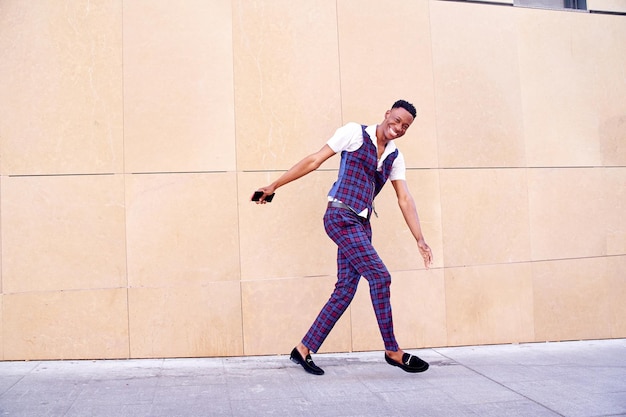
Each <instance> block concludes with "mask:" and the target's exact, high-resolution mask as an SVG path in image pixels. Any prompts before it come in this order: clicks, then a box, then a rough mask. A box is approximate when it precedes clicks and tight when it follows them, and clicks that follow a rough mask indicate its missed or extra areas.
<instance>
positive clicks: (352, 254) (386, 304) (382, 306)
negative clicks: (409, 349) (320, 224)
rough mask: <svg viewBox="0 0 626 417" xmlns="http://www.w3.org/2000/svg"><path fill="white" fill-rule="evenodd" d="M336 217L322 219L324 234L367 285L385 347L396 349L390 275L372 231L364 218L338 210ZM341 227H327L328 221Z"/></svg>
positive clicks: (329, 223) (390, 349) (389, 349)
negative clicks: (324, 228) (325, 232)
mask: <svg viewBox="0 0 626 417" xmlns="http://www.w3.org/2000/svg"><path fill="white" fill-rule="evenodd" d="M338 210H339V213H338V214H337V216H338V217H337V216H330V217H329V219H328V220H327V221H326V222H325V224H327V228H326V231H327V233H328V236H330V238H331V239H332V240H333V241H334V242H335V243H336V244H337V246H338V247H339V248H341V251H342V253H343V256H344V257H345V258H346V259H347V261H348V262H349V264H350V266H351V270H353V271H356V272H355V273H356V274H358V275H359V276H363V277H364V278H365V279H367V281H368V282H369V285H370V297H371V299H372V306H373V307H374V313H375V314H376V320H377V321H378V327H379V329H380V333H381V336H382V338H383V342H384V344H385V350H388V351H394V352H395V351H398V349H399V347H398V343H397V342H396V338H395V336H394V333H393V317H392V313H391V297H390V295H391V293H390V288H389V287H390V285H391V275H390V274H389V271H388V270H387V267H386V266H385V264H384V263H383V261H382V260H381V259H380V256H378V253H377V252H376V250H375V249H374V247H373V246H372V243H371V239H372V231H371V227H370V224H369V222H368V221H366V220H362V219H359V218H356V216H355V215H353V214H352V213H350V212H347V211H346V210H342V209H338ZM334 223H337V224H340V225H341V227H330V226H332V224H334Z"/></svg>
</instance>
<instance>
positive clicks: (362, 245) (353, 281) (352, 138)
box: [257, 100, 432, 375]
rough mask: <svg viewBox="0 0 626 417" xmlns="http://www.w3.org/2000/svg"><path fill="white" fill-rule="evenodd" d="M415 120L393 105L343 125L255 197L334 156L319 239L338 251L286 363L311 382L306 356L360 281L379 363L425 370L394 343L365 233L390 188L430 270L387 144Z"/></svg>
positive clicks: (402, 173)
mask: <svg viewBox="0 0 626 417" xmlns="http://www.w3.org/2000/svg"><path fill="white" fill-rule="evenodd" d="M415 115H416V112H415V107H414V106H413V105H412V104H411V103H409V102H407V101H404V100H398V101H396V102H395V103H394V104H393V106H392V107H391V109H389V110H387V112H385V117H384V119H383V121H382V122H381V123H380V124H378V125H371V126H362V125H359V124H357V123H348V124H347V125H345V126H343V127H340V128H339V129H337V131H336V132H335V134H334V135H333V136H332V137H331V138H330V139H329V140H328V142H327V143H326V144H325V145H324V146H323V147H322V149H320V150H319V151H317V152H315V153H313V154H311V155H309V156H307V157H306V158H304V159H303V160H301V161H300V162H298V163H297V164H296V165H294V166H293V167H292V168H290V169H289V170H288V171H287V172H285V173H284V174H283V175H281V176H280V177H279V178H278V179H277V180H276V181H274V182H273V183H272V184H270V185H268V186H265V187H261V188H259V189H258V191H259V192H262V193H263V195H262V196H261V197H260V199H259V200H258V201H257V203H260V204H263V203H265V202H266V201H265V199H266V197H268V196H269V195H272V194H274V192H275V191H276V189H278V188H279V187H281V186H283V185H285V184H287V183H289V182H291V181H294V180H296V179H298V178H300V177H302V176H304V175H306V174H308V173H310V172H312V171H314V170H316V169H317V168H319V167H320V166H321V165H322V163H324V161H326V160H327V159H328V158H330V157H331V156H333V155H335V154H336V153H341V164H340V167H339V175H338V178H337V181H336V182H335V183H334V184H333V186H332V188H331V189H330V192H329V193H328V208H327V209H326V213H325V214H324V228H325V229H326V233H327V234H328V236H329V237H330V238H331V239H332V240H333V241H334V242H335V243H336V244H337V248H338V249H337V283H336V284H335V290H334V291H333V293H332V294H331V296H330V299H329V300H328V301H327V302H326V305H324V307H323V308H322V310H321V311H320V313H319V315H318V316H317V318H316V319H315V321H314V322H313V324H312V325H311V328H310V329H309V331H308V332H307V334H306V335H305V336H304V338H303V339H302V341H301V342H300V343H299V344H298V345H297V346H296V347H294V349H293V350H292V352H291V357H290V359H291V360H292V361H293V362H295V363H297V364H299V365H301V366H302V367H303V368H304V370H305V371H307V372H309V373H311V374H315V375H322V374H324V371H323V370H322V369H321V368H320V367H318V366H317V365H316V364H315V363H314V362H313V360H312V359H311V352H317V350H318V349H319V348H320V346H321V345H322V343H323V342H324V340H326V337H327V336H328V334H329V333H330V331H331V330H332V328H333V327H334V326H335V323H337V321H338V320H339V318H340V317H341V315H342V314H343V313H344V312H345V311H346V309H347V308H348V306H349V305H350V303H351V302H352V299H353V298H354V295H355V293H356V289H357V285H358V283H359V280H360V278H361V277H364V278H365V279H366V280H367V281H368V283H369V287H370V296H371V299H372V305H373V307H374V312H375V314H376V320H377V321H378V327H379V329H380V333H381V335H382V339H383V342H384V345H385V360H386V361H387V363H388V364H390V365H393V366H397V367H399V368H401V369H403V370H404V371H406V372H423V371H425V370H427V369H428V363H426V362H425V361H423V360H422V359H420V358H418V357H417V356H414V355H411V354H409V353H405V352H404V351H402V350H401V349H400V347H399V345H398V343H397V341H396V338H395V336H394V332H393V319H392V314H391V303H390V288H389V287H390V284H391V275H390V274H389V271H388V270H387V267H386V266H385V264H384V263H383V261H382V260H381V259H380V257H379V256H378V253H377V252H376V250H375V249H374V247H373V246H372V228H371V225H370V217H371V215H372V212H374V198H375V197H376V195H377V194H378V193H379V192H380V190H381V189H382V187H383V186H384V185H385V183H386V182H387V180H390V181H391V183H392V184H393V187H394V189H395V191H396V196H397V198H398V205H399V206H400V210H401V211H402V214H403V216H404V219H405V221H406V224H407V226H408V227H409V230H410V231H411V234H412V235H413V237H414V238H415V241H416V243H417V248H418V250H419V252H420V254H421V256H422V259H423V260H424V265H425V266H426V268H428V267H429V266H430V264H431V262H432V251H431V249H430V247H429V246H428V245H427V244H426V242H425V240H424V236H423V235H422V230H421V226H420V221H419V216H418V214H417V209H416V207H415V202H414V200H413V197H412V196H411V193H410V192H409V189H408V187H407V184H406V167H405V163H404V157H403V156H402V154H401V153H400V151H399V150H398V148H397V147H396V145H395V143H394V140H396V139H398V138H400V137H402V136H404V134H405V133H406V131H407V129H408V128H409V126H411V124H412V123H413V120H414V119H415Z"/></svg>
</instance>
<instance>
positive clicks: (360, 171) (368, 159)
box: [328, 126, 398, 213]
mask: <svg viewBox="0 0 626 417" xmlns="http://www.w3.org/2000/svg"><path fill="white" fill-rule="evenodd" d="M365 128H366V126H362V130H363V145H361V147H360V148H359V149H357V150H356V151H354V152H348V151H343V152H342V153H341V164H340V166H339V176H338V178H337V181H336V182H335V183H334V184H333V187H332V188H331V190H330V192H329V193H328V195H329V196H331V197H333V198H336V199H337V200H339V201H341V202H343V203H344V204H347V205H348V206H350V207H352V209H354V211H356V212H357V213H360V212H362V211H363V210H365V209H366V208H367V209H368V213H371V211H372V202H373V201H374V197H376V195H377V194H378V193H379V192H380V190H381V189H382V188H383V185H385V183H386V182H387V179H388V178H389V175H390V174H391V167H392V165H393V161H395V159H396V157H397V156H398V150H397V149H396V150H395V151H394V152H392V153H391V154H389V155H388V156H387V158H385V161H384V162H383V166H382V170H381V171H380V172H379V171H377V170H376V168H377V161H378V156H377V152H376V146H375V145H374V143H372V140H371V138H370V136H369V135H368V134H367V132H366V131H365Z"/></svg>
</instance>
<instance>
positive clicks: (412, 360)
mask: <svg viewBox="0 0 626 417" xmlns="http://www.w3.org/2000/svg"><path fill="white" fill-rule="evenodd" d="M385 360H386V361H387V363H388V364H389V365H392V366H397V367H398V368H401V369H402V370H403V371H406V372H411V373H417V372H424V371H425V370H427V369H428V362H425V361H423V360H421V359H420V358H418V357H417V356H414V355H411V354H410V353H405V354H404V355H402V363H398V362H396V361H394V360H393V359H391V358H390V357H389V356H387V354H386V353H385Z"/></svg>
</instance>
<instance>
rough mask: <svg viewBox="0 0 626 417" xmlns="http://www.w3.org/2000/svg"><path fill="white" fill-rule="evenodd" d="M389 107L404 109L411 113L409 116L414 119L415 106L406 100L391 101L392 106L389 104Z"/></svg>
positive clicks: (415, 114) (415, 113)
mask: <svg viewBox="0 0 626 417" xmlns="http://www.w3.org/2000/svg"><path fill="white" fill-rule="evenodd" d="M391 108H392V109H404V110H406V111H408V112H409V113H411V116H413V118H414V119H415V116H417V111H416V110H415V106H414V105H412V104H411V103H409V102H408V101H406V100H398V101H396V102H395V103H393V106H391Z"/></svg>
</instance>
